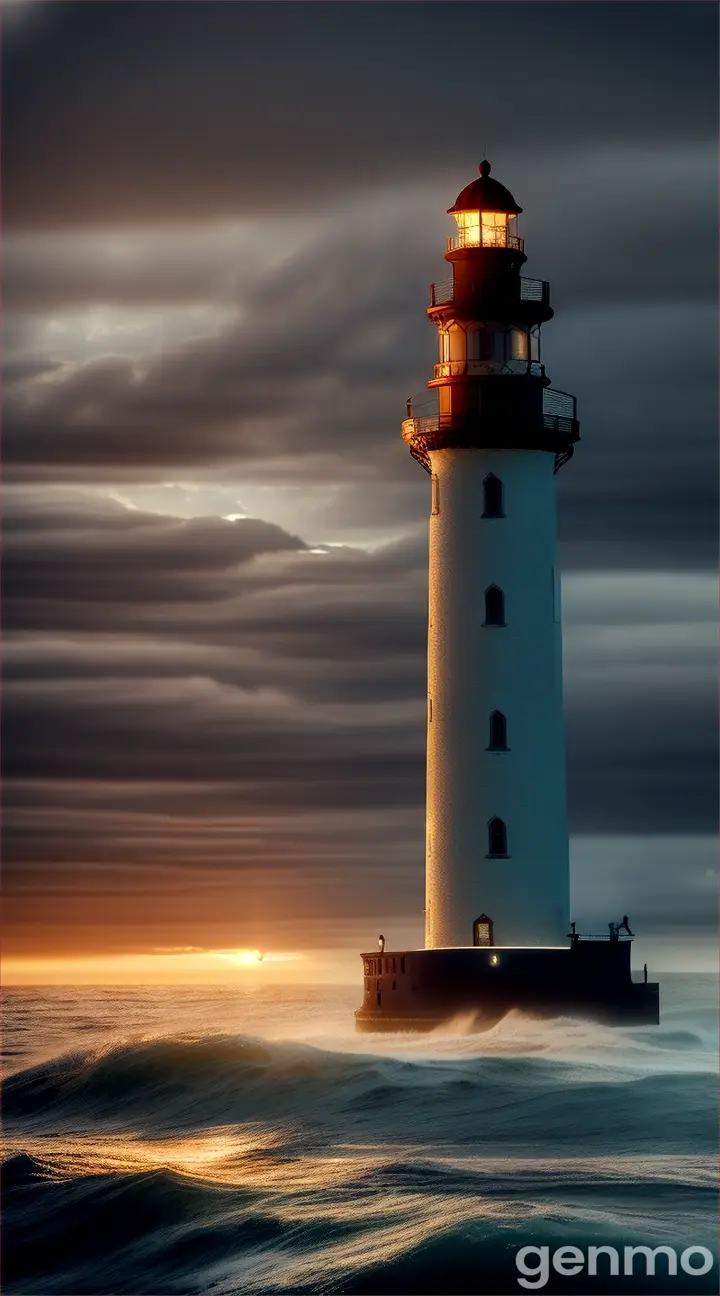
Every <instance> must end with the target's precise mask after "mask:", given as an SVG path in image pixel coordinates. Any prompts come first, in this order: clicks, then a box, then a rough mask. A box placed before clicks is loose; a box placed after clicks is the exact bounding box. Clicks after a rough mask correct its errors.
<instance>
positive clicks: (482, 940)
mask: <svg viewBox="0 0 720 1296" xmlns="http://www.w3.org/2000/svg"><path fill="white" fill-rule="evenodd" d="M494 944H495V940H494V937H493V921H492V918H488V916H487V914H486V913H481V914H480V917H479V918H476V919H475V922H474V923H473V945H494Z"/></svg>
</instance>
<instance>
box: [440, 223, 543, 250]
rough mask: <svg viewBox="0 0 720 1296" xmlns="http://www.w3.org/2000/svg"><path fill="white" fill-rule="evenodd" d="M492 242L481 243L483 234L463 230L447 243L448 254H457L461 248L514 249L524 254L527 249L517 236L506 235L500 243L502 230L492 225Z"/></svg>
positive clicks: (522, 240)
mask: <svg viewBox="0 0 720 1296" xmlns="http://www.w3.org/2000/svg"><path fill="white" fill-rule="evenodd" d="M489 228H490V229H491V230H492V242H490V241H488V242H487V243H481V242H480V241H479V240H480V238H482V234H481V233H480V234H479V235H476V234H475V232H474V231H473V230H461V231H460V233H459V234H454V235H453V237H452V238H449V239H448V241H447V250H448V252H457V251H458V249H459V248H469V247H484V248H487V247H493V248H497V247H500V248H514V249H515V250H516V251H517V252H522V251H523V248H524V247H525V240H524V239H521V238H518V236H517V234H506V235H505V238H504V239H503V241H502V243H501V242H499V241H498V234H499V233H500V229H499V228H498V226H496V225H491V226H489Z"/></svg>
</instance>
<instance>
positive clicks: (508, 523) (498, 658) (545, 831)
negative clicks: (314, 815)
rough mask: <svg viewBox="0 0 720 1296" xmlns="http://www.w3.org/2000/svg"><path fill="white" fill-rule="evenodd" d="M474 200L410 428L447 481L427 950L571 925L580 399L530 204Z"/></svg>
mask: <svg viewBox="0 0 720 1296" xmlns="http://www.w3.org/2000/svg"><path fill="white" fill-rule="evenodd" d="M489 171H490V168H489V164H488V163H483V164H482V166H481V168H480V172H481V178H480V179H479V180H476V181H475V182H474V183H473V184H471V185H468V187H467V188H466V189H464V190H463V192H462V193H461V194H460V196H459V198H458V200H457V202H456V204H455V206H454V207H453V208H451V209H450V210H451V213H452V214H453V215H454V216H455V219H456V221H457V225H458V234H457V236H456V237H454V238H452V239H449V240H448V247H447V253H446V260H447V261H448V262H449V263H450V265H451V267H452V279H451V280H450V281H447V282H446V283H445V284H438V285H433V286H432V288H431V294H430V306H429V307H428V315H429V316H430V318H431V320H432V321H433V323H434V324H435V325H436V326H437V329H438V343H439V346H438V363H437V364H436V365H435V367H434V370H433V376H432V378H431V380H430V381H429V382H428V387H429V388H430V390H431V392H432V393H433V397H434V399H435V401H436V406H435V410H434V412H432V413H424V414H423V415H422V416H421V417H415V416H414V415H413V411H412V409H410V410H409V417H408V419H407V420H406V422H405V423H404V424H403V437H404V439H405V440H406V441H407V442H408V444H409V445H410V449H411V452H412V454H413V455H414V456H415V458H416V459H418V460H419V461H420V462H421V463H422V464H423V466H424V467H425V468H426V469H427V470H428V472H429V473H430V474H431V479H432V490H431V495H432V507H431V517H430V573H429V589H430V597H429V631H428V728H427V832H426V945H427V947H429V948H439V947H446V946H464V945H472V944H496V945H517V946H532V945H555V944H559V943H562V941H563V940H564V939H565V937H566V934H567V930H568V921H569V880H568V838H567V824H566V808H565V801H566V793H565V787H566V774H565V750H564V736H563V703H562V641H561V624H560V617H561V613H560V579H559V572H558V568H557V555H556V500H555V474H556V472H557V470H558V468H559V467H560V466H561V465H562V464H563V463H564V462H565V461H566V460H567V459H569V458H570V456H571V455H572V452H573V446H574V443H575V441H577V439H578V436H579V433H578V424H577V419H576V409H575V399H574V397H572V396H570V395H568V394H567V393H565V392H556V391H553V390H552V389H551V388H550V380H549V378H548V377H547V375H546V373H545V369H544V366H543V364H542V362H541V358H540V328H541V325H542V324H543V323H545V322H546V321H547V320H549V319H551V318H552V315H553V311H552V310H551V308H550V300H549V298H550V292H549V285H548V284H547V283H544V282H543V281H542V280H534V279H526V278H524V277H522V276H521V275H520V269H521V267H522V264H523V262H524V261H525V254H524V244H523V241H522V239H521V238H520V237H519V235H518V233H517V217H518V214H519V212H520V208H519V207H518V206H517V204H516V203H515V200H514V198H513V197H512V194H510V193H509V192H508V190H507V189H505V188H504V187H503V186H502V185H499V184H498V183H497V182H496V181H494V180H491V179H490V177H489Z"/></svg>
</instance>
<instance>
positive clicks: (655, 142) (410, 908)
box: [3, 0, 717, 979]
mask: <svg viewBox="0 0 720 1296" xmlns="http://www.w3.org/2000/svg"><path fill="white" fill-rule="evenodd" d="M716 29H717V8H716V6H715V5H714V4H712V3H641V4H625V3H606V4H595V3H583V4H580V3H561V4H555V3H523V2H520V3H503V4H495V3H487V4H475V3H426V4H415V3H383V4H375V3H340V2H337V3H332V2H331V3H324V4H315V3H312V4H304V3H267V2H266V3H262V4H241V3H212V2H210V3H208V2H203V3H198V2H195V0H190V2H187V3H175V2H174V0H164V2H163V3H137V4H128V3H107V2H105V0H96V2H95V3H92V4H88V3H81V4H71V3H64V2H63V0H53V2H52V3H33V2H32V0H24V3H19V2H16V3H15V4H12V5H10V4H9V5H7V6H6V12H5V18H4V41H3V61H4V69H3V72H4V92H3V169H4V177H3V178H4V229H5V237H4V305H5V311H4V456H5V483H6V485H5V504H4V515H5V516H4V522H5V577H4V579H5V585H4V598H5V612H4V628H5V635H4V648H5V652H4V657H5V689H4V712H5V733H4V756H5V774H4V797H5V828H4V832H5V891H6V902H5V921H6V953H7V955H8V956H9V957H10V958H11V959H12V958H13V957H14V958H15V959H16V960H25V962H23V963H20V962H18V963H17V968H18V969H20V971H18V972H17V975H18V976H20V977H21V979H27V977H28V976H29V975H31V973H32V967H31V964H35V965H37V964H38V961H39V960H42V959H63V958H68V959H70V958H73V959H75V960H77V959H79V958H86V959H91V958H92V959H95V960H98V959H102V958H104V957H108V956H112V957H113V958H116V959H120V960H122V959H123V958H126V959H129V958H130V956H134V957H139V956H148V955H149V954H151V953H152V952H153V951H159V950H160V951H172V950H179V949H183V948H185V947H193V948H194V949H198V950H206V951H212V950H219V949H221V950H227V949H235V948H250V949H252V948H254V947H260V948H263V949H267V950H277V951H285V952H291V953H295V954H300V955H302V956H303V958H304V959H305V963H304V965H303V974H307V975H311V974H313V970H315V971H316V972H318V974H319V970H321V969H322V967H325V968H326V969H327V967H329V966H330V963H329V960H331V959H332V957H334V956H333V955H332V951H333V950H335V951H337V957H338V958H339V959H340V960H341V961H343V960H345V962H343V966H347V967H349V968H352V967H353V966H354V965H353V963H352V961H350V962H347V960H352V959H354V957H355V950H357V949H359V948H360V947H362V946H367V945H368V943H369V942H374V938H375V933H376V932H377V931H378V930H380V929H382V930H383V931H385V932H386V934H387V935H388V940H389V942H391V943H399V942H401V941H402V942H405V941H411V942H413V943H415V942H420V941H421V940H422V925H423V916H422V909H423V844H424V829H423V813H424V806H423V798H424V787H423V782H424V736H425V735H424V726H425V663H424V651H425V615H426V590H427V578H426V561H427V513H428V503H429V501H428V479H427V477H426V475H425V474H424V473H423V472H422V470H421V469H420V468H419V466H418V465H417V464H416V463H415V462H414V461H413V460H412V459H411V458H410V457H409V455H408V453H407V450H406V448H405V447H404V445H403V443H402V442H401V440H400V434H399V424H400V420H401V419H402V417H403V416H404V410H405V398H406V397H407V396H408V395H409V394H410V393H414V392H417V391H419V390H420V389H422V387H423V385H424V383H425V381H426V379H427V378H428V376H429V375H430V372H431V365H432V363H433V358H434V348H435V337H434V330H433V328H432V326H431V325H430V324H429V323H428V321H427V319H426V318H425V314H424V308H425V305H426V300H427V287H428V284H429V282H430V280H432V279H442V278H444V277H445V276H446V274H447V266H446V263H445V262H444V261H443V252H444V240H445V236H446V234H448V233H449V232H451V231H450V229H449V228H448V226H449V225H450V224H451V222H450V218H449V217H447V215H446V214H445V213H446V208H447V207H448V206H450V205H451V204H452V202H453V201H454V199H455V196H456V194H457V193H458V191H459V190H460V189H461V188H463V187H464V186H465V184H467V183H468V182H469V181H470V180H471V179H472V178H473V177H474V175H475V174H476V171H477V165H478V162H479V161H480V159H481V157H482V156H483V154H484V153H487V155H488V156H489V157H490V159H491V161H492V163H493V174H494V175H495V176H497V178H498V179H500V180H501V181H502V182H503V183H505V184H507V185H508V187H509V188H510V189H511V190H512V192H513V193H514V194H515V196H516V198H517V200H518V202H519V203H520V205H521V206H522V207H523V209H524V214H523V217H522V218H521V220H522V230H521V232H522V233H523V235H524V237H525V239H526V251H527V252H528V256H529V261H528V267H527V273H529V274H531V275H535V276H538V277H542V278H546V279H550V280H551V283H552V294H553V304H554V306H555V309H556V318H555V320H553V321H552V322H551V323H550V324H549V325H548V326H546V328H545V330H544V335H545V336H544V359H545V362H546V366H547V369H548V372H549V374H550V375H551V377H552V379H553V383H554V386H556V387H559V388H561V389H564V390H567V391H571V392H573V393H575V394H576V395H577V397H578V404H579V415H580V418H581V423H582V443H581V445H580V446H579V447H578V450H577V453H576V456H575V458H574V460H573V462H572V463H571V464H570V465H568V466H567V467H566V468H565V469H564V470H563V472H562V473H561V475H560V478H559V479H558V480H559V495H560V531H561V557H562V562H563V567H564V604H565V618H566V633H565V675H566V707H567V722H568V746H569V804H570V823H571V831H572V859H573V866H574V916H575V917H576V918H577V919H578V921H579V923H580V926H581V928H587V927H589V928H591V929H592V926H593V924H594V923H596V922H600V923H601V924H602V925H603V926H604V925H605V924H606V922H607V920H608V918H609V917H613V916H616V915H619V914H621V913H623V912H626V911H627V912H628V913H630V914H631V916H632V918H633V920H634V923H635V924H636V925H637V927H638V928H639V929H640V931H641V935H642V937H643V940H642V942H641V945H640V947H639V950H638V953H639V954H640V956H641V957H642V953H643V951H644V952H645V954H646V956H647V954H648V952H649V954H650V956H651V958H654V960H655V963H656V964H657V965H658V966H661V967H662V966H670V965H677V962H678V960H680V962H683V961H684V962H685V963H686V964H687V965H693V966H695V965H697V963H698V961H702V960H703V959H705V958H706V957H707V955H708V951H709V949H710V940H711V923H712V917H713V911H714V895H715V889H714V881H713V868H714V861H715V850H714V845H713V836H714V833H715V825H716V791H715V789H716V763H715V752H716V733H715V727H714V714H715V709H714V702H713V688H714V684H713V680H714V662H715V641H716V631H715V621H716V595H715V584H716V581H715V575H714V570H715V564H716V531H717V526H716V498H715V494H716V480H717V476H716V468H717V466H716V411H715V391H716V361H715V357H716V346H717V341H716V326H715V314H716V301H715V297H716V278H715V275H716V267H715V260H716V245H717V237H716V210H715V198H714V195H715V171H716V152H717V109H716V104H717V84H716V82H717V70H716V48H717V30H716ZM158 957H159V956H158ZM323 959H324V960H325V962H324V963H323ZM108 966H109V965H108ZM128 966H129V964H128ZM36 970H37V969H36ZM21 973H22V976H21ZM32 974H33V975H34V973H32ZM295 974H296V975H297V972H296V973H295Z"/></svg>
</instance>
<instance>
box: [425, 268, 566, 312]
mask: <svg viewBox="0 0 720 1296" xmlns="http://www.w3.org/2000/svg"><path fill="white" fill-rule="evenodd" d="M454 291H455V285H454V281H453V278H452V276H451V277H450V278H449V279H439V280H438V282H437V283H432V284H430V306H431V307H432V306H449V305H450V304H451V302H452V301H453V295H454ZM520 301H525V302H540V303H541V304H542V305H547V304H548V302H549V301H550V284H549V283H548V281H547V279H528V278H527V277H526V276H525V275H520Z"/></svg>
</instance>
